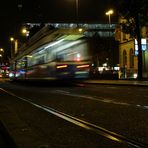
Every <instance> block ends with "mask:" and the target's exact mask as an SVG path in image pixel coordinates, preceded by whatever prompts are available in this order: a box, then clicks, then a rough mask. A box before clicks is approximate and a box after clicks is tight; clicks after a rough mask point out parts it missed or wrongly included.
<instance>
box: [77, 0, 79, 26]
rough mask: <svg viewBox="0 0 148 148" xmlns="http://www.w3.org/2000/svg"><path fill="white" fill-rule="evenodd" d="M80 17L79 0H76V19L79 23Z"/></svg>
mask: <svg viewBox="0 0 148 148" xmlns="http://www.w3.org/2000/svg"><path fill="white" fill-rule="evenodd" d="M78 17H79V0H76V18H77V23H78V20H79V19H78Z"/></svg>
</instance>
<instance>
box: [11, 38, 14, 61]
mask: <svg viewBox="0 0 148 148" xmlns="http://www.w3.org/2000/svg"><path fill="white" fill-rule="evenodd" d="M10 42H11V58H13V56H14V50H13V47H14V46H13V42H14V38H13V37H10Z"/></svg>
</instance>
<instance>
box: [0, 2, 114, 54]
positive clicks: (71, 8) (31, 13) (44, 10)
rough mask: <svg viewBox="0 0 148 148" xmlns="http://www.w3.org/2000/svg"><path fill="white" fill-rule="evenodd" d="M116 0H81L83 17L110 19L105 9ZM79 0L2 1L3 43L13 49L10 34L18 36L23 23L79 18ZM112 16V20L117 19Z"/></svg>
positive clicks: (87, 20)
mask: <svg viewBox="0 0 148 148" xmlns="http://www.w3.org/2000/svg"><path fill="white" fill-rule="evenodd" d="M112 1H113V0H79V9H78V11H79V21H80V22H83V23H102V22H106V23H108V17H107V16H106V15H105V12H106V11H107V10H108V9H110V8H114V4H113V3H112ZM75 2H76V0H5V1H3V2H1V5H0V20H1V23H0V47H2V48H4V49H5V50H6V51H8V50H10V49H9V48H10V41H9V38H10V36H17V34H18V30H19V26H20V24H21V23H26V22H32V23H35V22H36V23H40V22H43V23H50V22H53V23H59V22H68V23H73V22H76V20H77V19H76V5H75ZM115 16H116V14H114V16H112V21H115Z"/></svg>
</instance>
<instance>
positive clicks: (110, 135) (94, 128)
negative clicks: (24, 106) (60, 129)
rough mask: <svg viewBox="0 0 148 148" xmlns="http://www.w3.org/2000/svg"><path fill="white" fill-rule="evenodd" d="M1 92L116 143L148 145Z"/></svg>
mask: <svg viewBox="0 0 148 148" xmlns="http://www.w3.org/2000/svg"><path fill="white" fill-rule="evenodd" d="M0 89H1V90H2V91H3V92H5V93H7V94H9V95H10V96H13V97H16V98H17V99H20V100H22V101H25V102H27V103H29V104H31V105H33V106H35V107H37V108H39V109H41V110H44V111H46V112H48V113H50V114H52V115H55V116H57V117H59V118H61V119H63V120H66V121H68V122H70V123H72V124H75V125H77V126H79V127H82V128H83V129H86V130H89V131H92V132H95V133H96V134H98V135H100V136H102V137H105V138H107V139H109V140H111V141H115V142H117V143H121V144H125V145H127V146H128V147H132V148H146V147H148V145H146V144H143V143H140V142H137V141H135V140H133V139H130V138H127V137H125V136H122V135H120V134H117V133H114V132H112V131H109V130H107V129H105V128H102V127H100V126H98V125H95V124H93V123H90V122H86V121H84V120H81V119H79V118H76V117H74V116H71V115H68V114H65V113H64V112H61V111H58V110H55V109H53V108H51V107H48V106H45V105H41V104H37V103H35V102H33V101H32V100H30V99H26V98H22V97H19V96H17V95H16V94H14V93H12V92H9V91H7V90H5V89H2V88H0Z"/></svg>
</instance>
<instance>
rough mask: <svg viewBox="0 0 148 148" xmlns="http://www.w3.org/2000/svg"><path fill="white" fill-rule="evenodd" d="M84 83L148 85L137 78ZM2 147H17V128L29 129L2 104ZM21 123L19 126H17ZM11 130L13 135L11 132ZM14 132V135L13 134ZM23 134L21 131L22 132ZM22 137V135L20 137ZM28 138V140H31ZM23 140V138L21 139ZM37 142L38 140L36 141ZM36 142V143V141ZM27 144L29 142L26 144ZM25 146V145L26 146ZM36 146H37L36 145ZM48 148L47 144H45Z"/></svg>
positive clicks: (0, 143)
mask: <svg viewBox="0 0 148 148" xmlns="http://www.w3.org/2000/svg"><path fill="white" fill-rule="evenodd" d="M84 83H87V84H104V85H123V86H128V85H130V86H144V87H148V81H136V80H85V81H84ZM0 115H1V117H2V118H1V119H0V120H1V121H0V148H10V147H11V148H15V147H17V145H16V143H15V142H14V138H15V137H16V132H17V128H18V129H20V128H21V129H22V133H24V134H25V131H26V129H28V127H27V125H24V123H23V122H22V121H21V120H18V119H17V118H16V115H15V113H13V112H10V111H9V109H8V108H6V107H5V106H3V105H2V104H1V105H0ZM16 125H19V127H16ZM10 130H11V135H10V134H9V133H10ZM12 133H13V135H12ZM20 134H21V133H20ZM26 134H28V139H30V142H32V141H31V140H32V139H31V138H33V139H36V138H37V137H36V135H35V133H32V132H31V130H30V131H29V133H26ZM20 139H21V137H20ZM28 139H26V141H29V140H28ZM37 139H38V138H37ZM20 142H21V140H20ZM36 142H37V141H36ZM34 144H35V143H34ZM26 145H27V144H26ZM24 147H25V146H24ZM34 147H36V146H35V145H34ZM43 147H44V148H46V146H43ZM48 147H49V146H48Z"/></svg>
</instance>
